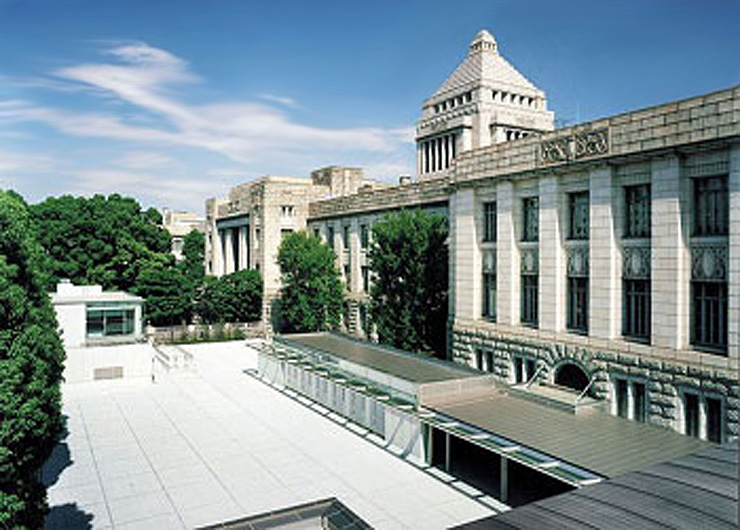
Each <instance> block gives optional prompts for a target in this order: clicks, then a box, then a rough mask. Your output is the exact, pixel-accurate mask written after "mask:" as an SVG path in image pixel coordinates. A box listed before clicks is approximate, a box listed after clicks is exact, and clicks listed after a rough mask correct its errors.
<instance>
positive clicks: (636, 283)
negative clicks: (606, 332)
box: [622, 279, 650, 342]
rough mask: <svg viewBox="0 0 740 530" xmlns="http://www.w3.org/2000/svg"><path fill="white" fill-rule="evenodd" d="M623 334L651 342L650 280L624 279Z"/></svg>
mask: <svg viewBox="0 0 740 530" xmlns="http://www.w3.org/2000/svg"><path fill="white" fill-rule="evenodd" d="M622 292H623V318H622V334H623V335H624V336H625V337H628V338H632V339H636V340H639V341H643V342H647V341H649V340H650V280H646V279H636V280H633V279H624V280H623V281H622Z"/></svg>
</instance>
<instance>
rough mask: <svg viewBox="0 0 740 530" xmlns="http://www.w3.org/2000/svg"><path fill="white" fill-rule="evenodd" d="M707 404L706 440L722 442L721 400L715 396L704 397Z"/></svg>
mask: <svg viewBox="0 0 740 530" xmlns="http://www.w3.org/2000/svg"><path fill="white" fill-rule="evenodd" d="M705 403H706V406H707V409H706V412H707V440H709V441H710V442H714V443H718V444H720V443H722V401H720V400H719V399H717V398H710V397H708V398H706V399H705Z"/></svg>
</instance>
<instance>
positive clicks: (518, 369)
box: [514, 356, 524, 384]
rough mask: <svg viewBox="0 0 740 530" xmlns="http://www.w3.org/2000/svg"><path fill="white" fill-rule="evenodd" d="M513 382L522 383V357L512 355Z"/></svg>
mask: <svg viewBox="0 0 740 530" xmlns="http://www.w3.org/2000/svg"><path fill="white" fill-rule="evenodd" d="M514 383H517V384H519V383H524V359H522V358H521V357H518V356H516V357H514Z"/></svg>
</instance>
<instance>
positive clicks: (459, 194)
mask: <svg viewBox="0 0 740 530" xmlns="http://www.w3.org/2000/svg"><path fill="white" fill-rule="evenodd" d="M450 204H451V206H452V208H451V210H452V213H453V215H451V216H450V220H451V227H450V228H451V235H452V239H453V240H454V247H453V249H451V250H452V263H453V267H451V271H450V273H451V275H452V276H451V280H452V281H454V295H453V296H454V300H455V302H454V308H451V309H453V310H454V313H452V314H454V315H455V316H456V317H460V318H467V319H473V318H478V316H479V315H480V283H481V279H480V271H481V264H480V251H479V250H478V244H477V230H476V226H475V192H474V190H472V189H460V190H457V191H455V193H454V194H453V195H452V197H451V198H450ZM453 271H454V272H453ZM451 294H452V293H451ZM453 296H451V297H450V298H453Z"/></svg>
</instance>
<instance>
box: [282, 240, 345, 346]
mask: <svg viewBox="0 0 740 530" xmlns="http://www.w3.org/2000/svg"><path fill="white" fill-rule="evenodd" d="M278 264H279V265H280V277H281V280H282V288H281V290H280V308H281V313H280V314H281V317H282V318H283V319H284V322H285V327H286V330H287V331H292V332H305V331H324V330H327V329H330V328H335V327H337V326H338V325H339V319H340V315H341V313H342V302H343V298H344V293H343V289H342V281H341V279H340V274H339V269H338V268H337V266H336V255H335V254H334V251H333V250H332V249H331V248H330V247H329V246H328V245H325V244H323V243H322V242H321V241H320V240H319V239H318V238H316V237H314V236H310V235H308V234H307V233H306V232H294V233H292V234H288V235H287V236H286V237H285V238H284V239H283V242H282V243H281V245H280V249H279V250H278Z"/></svg>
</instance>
